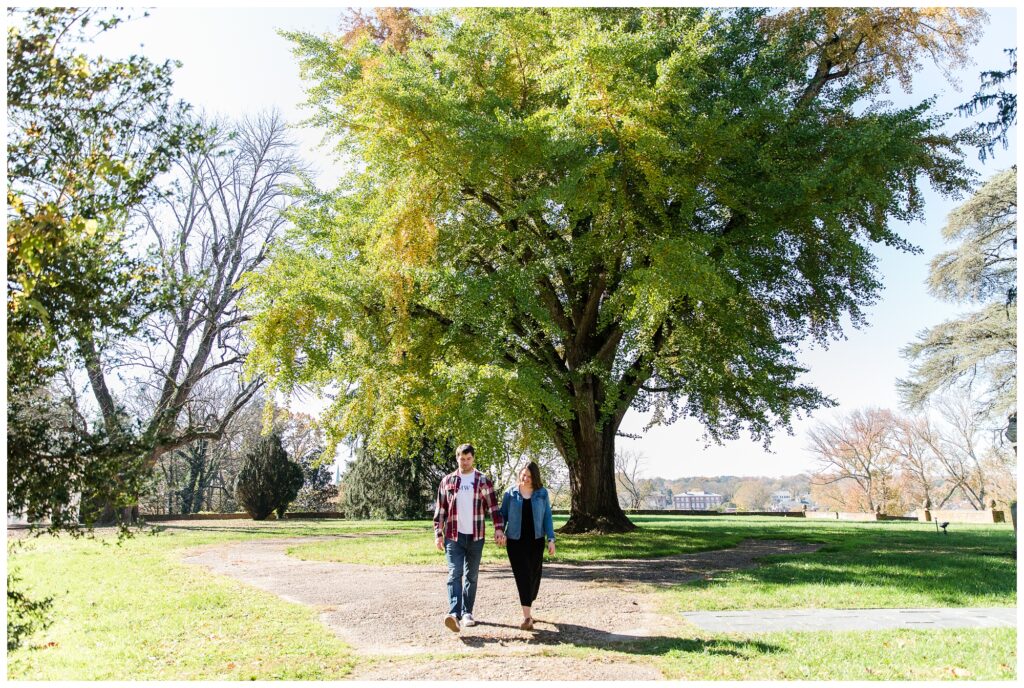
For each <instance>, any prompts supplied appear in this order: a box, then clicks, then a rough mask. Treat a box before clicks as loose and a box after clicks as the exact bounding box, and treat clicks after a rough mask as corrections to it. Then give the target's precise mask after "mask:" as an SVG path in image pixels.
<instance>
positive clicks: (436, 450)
mask: <svg viewBox="0 0 1024 688" xmlns="http://www.w3.org/2000/svg"><path fill="white" fill-rule="evenodd" d="M456 467H457V464H456V462H455V447H454V446H453V445H452V444H451V443H450V442H449V443H444V444H441V445H435V444H433V443H430V442H427V441H424V442H422V443H421V445H420V447H419V450H418V451H416V452H412V453H411V454H410V455H408V456H405V455H392V456H378V455H374V454H373V453H372V452H370V451H363V452H361V455H360V456H359V457H358V458H356V459H355V461H353V462H352V463H351V464H349V467H348V469H347V470H346V471H345V475H344V476H343V478H342V485H343V493H344V508H343V511H344V512H345V517H346V518H359V519H366V518H371V519H421V518H424V517H426V516H427V515H428V514H429V513H430V511H431V507H432V505H433V503H434V499H435V497H436V495H437V486H438V485H439V484H440V482H441V478H443V477H444V476H445V475H447V474H448V473H451V472H452V471H454V470H455V469H456Z"/></svg>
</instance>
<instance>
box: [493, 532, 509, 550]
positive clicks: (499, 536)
mask: <svg viewBox="0 0 1024 688" xmlns="http://www.w3.org/2000/svg"><path fill="white" fill-rule="evenodd" d="M507 540H508V538H506V537H505V533H504V532H503V531H501V530H495V531H494V544H496V545H501V546H502V547H504V546H505V543H506V542H507Z"/></svg>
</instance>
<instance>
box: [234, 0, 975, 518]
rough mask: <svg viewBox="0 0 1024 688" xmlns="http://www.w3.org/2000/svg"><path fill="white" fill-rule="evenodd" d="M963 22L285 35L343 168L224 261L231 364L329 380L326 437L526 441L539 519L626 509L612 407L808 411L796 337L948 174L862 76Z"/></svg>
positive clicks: (677, 14)
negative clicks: (262, 263)
mask: <svg viewBox="0 0 1024 688" xmlns="http://www.w3.org/2000/svg"><path fill="white" fill-rule="evenodd" d="M980 17H981V14H980V13H979V12H978V11H977V10H946V9H943V10H898V11H890V10H886V9H805V10H794V11H791V12H782V13H779V12H775V13H772V12H770V11H766V10H759V9H734V10H724V9H700V8H686V9H665V8H661V9H640V8H634V9H583V8H572V9H557V8H547V9H459V10H453V11H445V12H437V13H432V14H429V15H424V16H417V15H415V14H414V13H410V12H397V13H395V12H392V13H391V14H389V15H378V16H377V17H365V16H364V17H361V18H360V19H359V21H357V22H356V23H355V24H353V25H352V26H350V27H349V28H348V30H346V31H345V32H344V33H343V34H342V35H338V36H331V35H321V36H316V35H312V34H307V33H292V34H288V37H289V38H290V39H291V40H292V41H293V42H294V44H295V52H296V54H297V55H298V57H299V60H300V64H301V68H302V73H303V75H304V77H305V79H306V80H307V82H308V84H309V103H310V105H311V107H312V108H313V110H314V115H313V116H312V118H311V122H312V123H314V124H317V125H320V126H322V127H324V128H326V130H327V131H328V132H329V136H330V137H332V138H333V140H334V141H335V142H336V145H337V151H338V153H339V157H340V164H344V165H345V170H346V173H345V174H344V175H343V178H342V181H341V184H340V186H339V187H338V188H337V189H335V190H333V191H330V192H324V191H320V190H316V189H310V190H309V191H308V193H307V195H306V198H305V202H304V204H303V205H302V207H301V209H299V210H297V211H295V212H294V213H293V215H292V219H293V221H294V229H293V231H292V232H291V234H290V236H288V237H287V238H286V239H285V240H284V241H282V242H279V244H278V246H277V248H276V250H275V251H274V252H273V256H272V263H271V265H270V267H269V268H268V269H266V270H262V271H260V273H259V274H253V275H251V276H250V277H249V280H248V286H249V288H250V292H249V307H250V308H251V309H252V310H253V311H254V313H255V319H254V321H253V326H252V328H251V330H250V334H251V337H252V339H253V341H254V343H255V350H254V352H253V354H252V355H251V356H250V359H249V364H250V366H251V367H252V370H253V371H258V372H261V373H264V374H266V375H267V376H268V378H269V379H270V380H271V381H272V384H273V385H275V386H276V388H277V389H279V390H283V391H286V392H287V391H290V390H293V389H295V388H297V387H299V386H304V387H313V388H319V389H322V390H334V391H336V392H337V394H336V397H335V400H334V403H333V405H332V407H331V408H330V409H329V411H328V412H327V414H326V415H325V417H324V422H325V424H326V425H327V426H328V428H329V432H330V434H331V437H332V438H333V440H334V441H339V440H340V439H341V438H343V437H344V436H346V435H348V434H352V433H360V434H361V435H364V436H365V437H366V438H367V441H368V442H369V443H370V444H371V445H373V446H378V447H382V448H394V447H400V446H403V445H411V444H412V443H413V442H415V441H416V440H417V438H418V437H419V436H421V435H422V434H423V433H427V434H432V435H433V436H436V437H437V438H450V437H455V438H457V440H458V441H472V442H473V443H474V444H476V445H477V446H478V448H479V449H480V456H481V459H482V460H486V456H487V455H488V453H496V452H497V450H498V448H499V446H501V445H503V444H506V443H512V444H514V445H515V446H517V447H521V448H523V449H530V448H535V449H539V448H542V447H551V446H553V447H555V448H557V450H558V451H559V452H560V454H561V455H562V457H563V458H564V459H565V461H566V463H567V465H568V469H569V475H570V488H571V494H572V510H571V516H570V518H569V521H568V523H567V524H566V526H565V530H566V531H568V532H581V531H590V530H595V531H625V530H629V529H631V528H632V527H633V526H632V524H631V523H630V522H629V520H628V519H627V518H626V517H625V515H624V514H623V512H622V510H621V508H620V507H619V504H618V501H617V499H616V494H615V468H614V465H615V462H614V457H615V440H616V436H617V434H618V433H619V428H620V425H621V423H622V420H623V418H624V416H625V414H626V412H627V410H628V409H630V408H634V409H637V410H640V411H652V419H653V420H652V422H654V423H670V422H672V421H674V420H675V419H677V418H679V417H681V416H684V415H685V416H690V417H693V418H696V419H698V420H700V421H701V422H702V423H703V425H704V427H705V428H706V430H707V433H708V436H709V437H710V438H711V439H712V440H716V441H721V440H724V439H730V438H735V437H737V436H738V435H739V434H740V433H741V432H743V431H747V432H749V434H750V435H751V436H752V437H754V438H756V439H759V440H762V441H765V442H767V441H768V440H769V438H770V436H771V433H772V432H773V431H774V430H775V429H777V428H780V427H786V426H787V425H788V424H789V423H790V420H791V418H792V417H793V415H794V414H800V413H804V412H808V411H810V410H812V409H814V408H817V407H820V406H822V405H826V404H828V403H829V400H828V399H827V398H826V397H825V396H824V395H823V394H821V392H820V391H818V390H817V389H815V388H813V387H811V386H809V385H806V384H802V383H800V382H799V381H798V376H799V375H800V373H801V372H802V371H803V368H802V367H801V366H800V364H799V361H798V360H797V348H798V346H799V345H800V343H801V342H803V341H805V340H808V339H811V340H818V341H827V340H828V339H830V338H833V337H837V336H840V335H841V334H842V321H843V318H846V317H848V318H850V320H851V321H852V322H853V323H854V324H855V325H859V324H861V323H862V322H863V312H862V308H863V307H864V306H865V305H866V304H869V303H870V302H871V301H872V299H873V298H874V296H875V294H876V293H877V291H878V289H879V286H880V281H879V277H878V275H877V273H876V270H875V259H874V257H873V255H872V252H871V249H872V246H873V245H874V244H879V243H881V244H886V245H890V246H895V247H897V248H900V249H904V250H912V247H911V245H910V244H909V243H908V242H907V241H906V240H904V239H903V238H901V237H900V236H898V235H897V234H896V233H894V232H893V231H892V229H891V228H890V225H889V223H890V221H891V220H892V219H894V218H895V219H899V220H907V219H910V218H913V217H915V216H918V215H919V214H920V211H921V207H922V200H921V191H920V188H919V185H918V184H919V182H918V180H919V179H928V180H929V181H930V182H931V184H932V185H933V186H934V187H935V188H936V189H938V190H939V191H940V192H943V193H951V192H954V191H957V190H959V189H962V188H963V187H964V183H965V175H966V172H965V168H964V167H963V165H962V162H961V156H960V154H959V150H958V149H957V146H956V142H955V141H954V140H952V139H951V138H949V137H947V136H945V135H944V134H943V133H942V132H941V129H940V127H941V124H942V121H943V119H942V117H941V116H939V115H937V114H935V113H934V112H933V111H932V109H931V107H930V104H929V103H928V102H927V101H926V102H923V103H921V104H920V105H917V106H914V107H909V108H904V109H897V108H892V107H889V106H885V105H883V104H882V103H880V102H879V101H878V95H879V93H880V92H882V91H883V90H884V88H885V86H886V84H887V83H888V82H889V81H890V80H891V78H892V77H897V78H907V77H908V76H909V74H910V73H912V72H913V70H914V69H915V68H916V66H917V62H918V61H919V60H920V59H921V57H922V56H924V55H933V56H935V57H937V58H939V59H940V60H951V59H956V58H957V57H959V56H961V55H962V54H963V50H964V49H965V46H967V45H968V44H969V43H970V42H972V41H973V40H975V37H976V24H977V22H978V20H979V19H980Z"/></svg>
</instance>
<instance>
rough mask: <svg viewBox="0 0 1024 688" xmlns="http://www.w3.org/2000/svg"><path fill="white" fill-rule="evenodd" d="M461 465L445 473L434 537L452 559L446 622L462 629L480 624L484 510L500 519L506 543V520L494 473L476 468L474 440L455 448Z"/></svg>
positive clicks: (497, 526) (498, 536)
mask: <svg viewBox="0 0 1024 688" xmlns="http://www.w3.org/2000/svg"><path fill="white" fill-rule="evenodd" d="M455 456H456V458H457V459H458V460H459V468H458V470H456V471H454V472H452V473H449V474H448V475H446V476H445V477H444V478H442V479H441V484H440V485H439V486H438V488H437V503H436V504H435V505H434V538H435V544H436V545H437V548H438V549H439V550H442V551H444V553H445V559H447V561H448V602H449V604H448V614H447V615H446V616H445V617H444V625H445V626H446V627H447V628H448V629H449V630H451V631H454V632H456V633H458V632H459V630H460V628H461V626H475V625H476V621H474V620H473V601H474V600H475V599H476V579H477V574H478V573H479V571H480V557H481V556H482V555H483V551H484V536H485V528H484V515H485V514H486V513H487V512H490V514H491V521H493V522H494V542H495V543H497V544H499V545H502V544H504V543H505V534H504V532H503V529H504V525H505V524H504V523H503V521H502V518H501V512H500V511H499V504H498V500H497V499H496V498H495V496H494V485H493V483H491V480H490V478H488V477H487V476H486V475H484V474H483V473H481V472H480V471H478V470H476V469H475V468H474V467H473V462H474V461H475V460H476V451H475V450H474V449H473V445H472V444H463V445H461V446H460V447H459V448H458V449H456V450H455Z"/></svg>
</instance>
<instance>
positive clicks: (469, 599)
mask: <svg viewBox="0 0 1024 688" xmlns="http://www.w3.org/2000/svg"><path fill="white" fill-rule="evenodd" d="M483 553H484V541H483V539H482V538H481V539H480V540H474V539H473V536H472V535H466V534H464V533H459V539H458V540H449V539H448V538H445V540H444V554H445V559H447V560H448V613H449V614H454V615H455V616H456V617H457V618H459V619H461V618H462V615H463V614H472V613H473V601H474V600H476V578H477V574H478V573H479V572H480V558H481V557H482V556H483Z"/></svg>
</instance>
